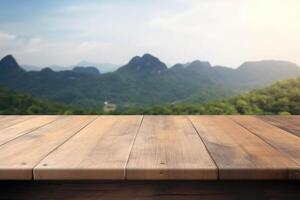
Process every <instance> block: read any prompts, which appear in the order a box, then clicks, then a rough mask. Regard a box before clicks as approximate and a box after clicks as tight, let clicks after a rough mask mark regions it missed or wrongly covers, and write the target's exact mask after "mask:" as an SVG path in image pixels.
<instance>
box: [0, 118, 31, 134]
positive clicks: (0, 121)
mask: <svg viewBox="0 0 300 200" xmlns="http://www.w3.org/2000/svg"><path fill="white" fill-rule="evenodd" d="M33 117H34V116H16V115H10V116H3V115H1V117H0V130H1V129H4V128H7V127H9V126H13V125H15V124H17V123H20V122H23V121H25V120H28V119H32V118H33Z"/></svg>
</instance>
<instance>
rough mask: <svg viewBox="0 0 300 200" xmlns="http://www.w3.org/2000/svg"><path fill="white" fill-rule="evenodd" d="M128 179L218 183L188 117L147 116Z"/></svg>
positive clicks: (138, 137) (129, 162)
mask: <svg viewBox="0 0 300 200" xmlns="http://www.w3.org/2000/svg"><path fill="white" fill-rule="evenodd" d="M126 174H127V176H126V178H127V179H129V180H130V179H142V180H147V179H150V180H151V179H164V180H165V179H217V176H218V175H217V169H216V166H215V165H214V163H213V160H212V159H211V157H210V156H209V154H208V152H207V150H206V148H205V146H204V144H203V143H202V141H201V139H200V138H199V136H198V134H197V132H196V131H195V129H194V128H193V126H192V124H191V122H190V121H189V120H188V118H187V117H184V116H145V117H144V120H143V123H142V126H141V128H140V131H139V134H138V135H137V138H136V141H135V143H134V145H133V149H132V151H131V154H130V158H129V161H128V165H127V168H126Z"/></svg>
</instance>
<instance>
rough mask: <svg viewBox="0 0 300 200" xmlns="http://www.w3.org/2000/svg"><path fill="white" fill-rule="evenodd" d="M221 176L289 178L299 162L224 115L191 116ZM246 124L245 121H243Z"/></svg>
mask: <svg viewBox="0 0 300 200" xmlns="http://www.w3.org/2000/svg"><path fill="white" fill-rule="evenodd" d="M190 119H191V121H192V122H193V124H194V125H195V128H196V129H197V131H198V133H199V135H200V136H201V138H202V139H203V142H204V143H205V145H206V147H207V148H208V151H209V152H210V154H211V156H212V158H213V159H214V161H215V162H216V164H217V166H218V168H219V178H220V179H288V178H289V172H293V170H294V168H297V167H298V165H297V164H296V163H295V162H294V161H293V160H291V159H290V158H287V156H286V155H284V154H283V153H281V152H279V151H277V150H276V149H274V148H273V147H272V146H270V145H268V144H267V143H265V142H264V141H263V140H261V139H260V138H258V137H257V136H255V135H254V134H252V133H251V132H249V131H248V130H246V129H245V128H243V127H241V126H239V125H238V124H237V123H235V122H233V121H232V120H231V119H230V118H228V117H225V116H190ZM245 123H247V121H245Z"/></svg>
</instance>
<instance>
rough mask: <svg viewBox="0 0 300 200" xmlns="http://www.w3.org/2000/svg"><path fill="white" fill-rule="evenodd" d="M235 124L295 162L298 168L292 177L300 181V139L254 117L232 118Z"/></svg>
mask: <svg viewBox="0 0 300 200" xmlns="http://www.w3.org/2000/svg"><path fill="white" fill-rule="evenodd" d="M231 118H232V119H233V120H234V121H235V122H237V123H238V124H240V125H241V126H243V127H245V128H246V129H247V130H249V131H251V132H252V133H253V134H255V135H257V136H258V137H259V138H261V139H262V140H264V141H265V142H266V143H268V144H270V145H272V146H273V147H274V148H276V149H277V150H278V151H280V152H282V153H283V154H284V155H285V156H286V157H288V158H290V159H292V160H294V161H295V162H296V163H297V164H298V167H296V168H295V169H294V172H293V173H291V177H294V178H297V179H300V138H299V137H298V136H295V135H293V134H290V133H288V132H286V131H284V130H282V129H279V128H277V127H275V126H272V125H270V124H268V123H266V122H264V121H262V120H260V119H258V118H256V117H253V116H232V117H231Z"/></svg>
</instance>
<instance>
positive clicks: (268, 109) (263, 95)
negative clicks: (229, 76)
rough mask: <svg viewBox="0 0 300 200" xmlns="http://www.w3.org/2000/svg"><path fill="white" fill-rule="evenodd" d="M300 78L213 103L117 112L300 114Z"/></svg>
mask: <svg viewBox="0 0 300 200" xmlns="http://www.w3.org/2000/svg"><path fill="white" fill-rule="evenodd" d="M299 99H300V78H295V79H288V80H282V81H278V82H276V83H275V84H273V85H271V86H268V87H266V88H263V89H259V90H253V91H251V92H247V93H243V94H240V95H237V96H234V97H230V98H228V99H225V100H219V101H215V102H210V103H195V104H176V105H174V104H166V105H161V106H154V107H131V108H125V109H123V110H119V111H118V112H115V114H127V115H128V114H129V115H133V114H134V115H136V114H145V115H233V114H235V115H236V114H241V115H262V114H267V115H278V114H279V115H290V114H293V115H299V114H300V101H299Z"/></svg>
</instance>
